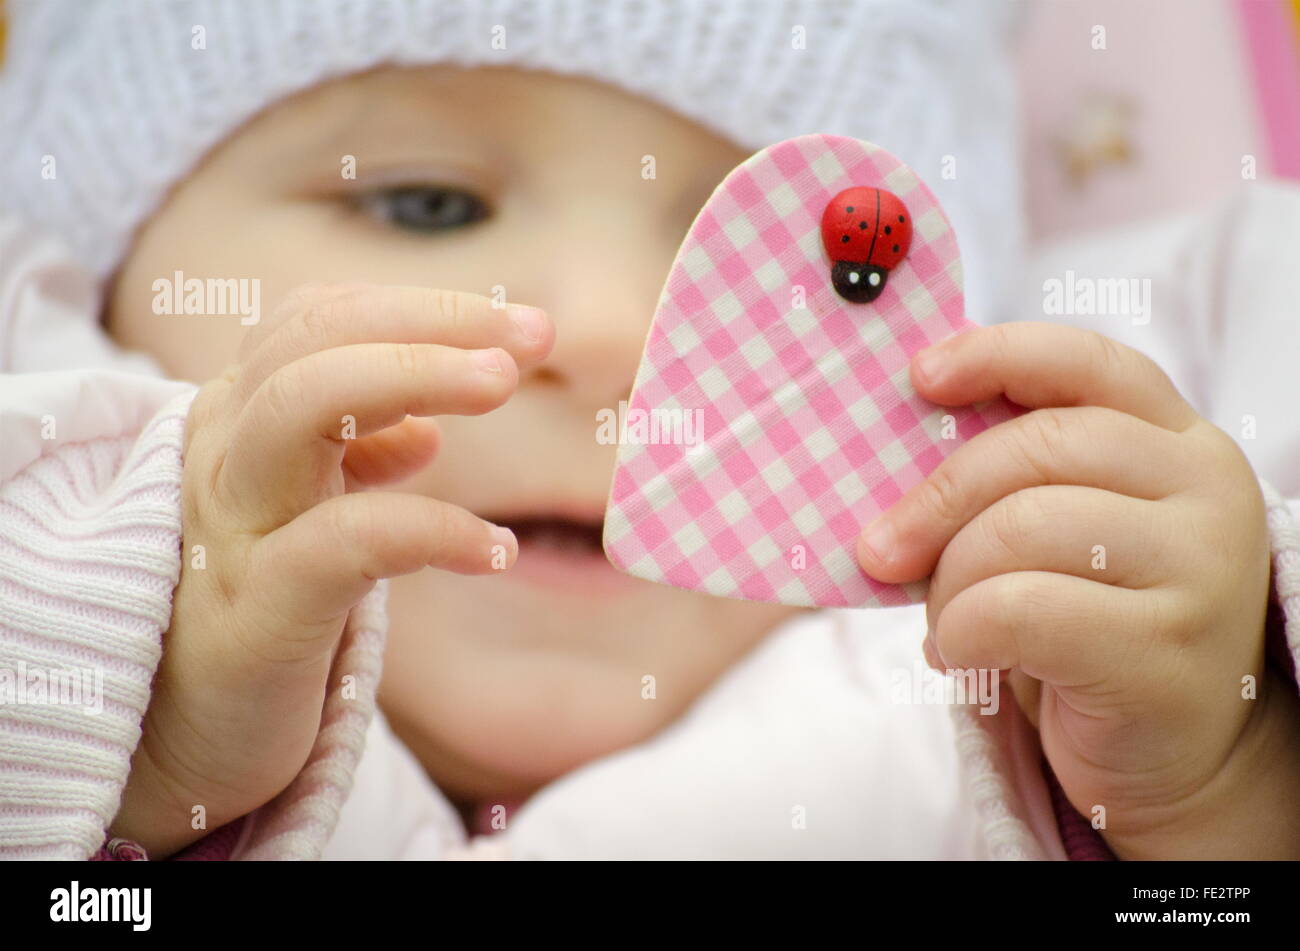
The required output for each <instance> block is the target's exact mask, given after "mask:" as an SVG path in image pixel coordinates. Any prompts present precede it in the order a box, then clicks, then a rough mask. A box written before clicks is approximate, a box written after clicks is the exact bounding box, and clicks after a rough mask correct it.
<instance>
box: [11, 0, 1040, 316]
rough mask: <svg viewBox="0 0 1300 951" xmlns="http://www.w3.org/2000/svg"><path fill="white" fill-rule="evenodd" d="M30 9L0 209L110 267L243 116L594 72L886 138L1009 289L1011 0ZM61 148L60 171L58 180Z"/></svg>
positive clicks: (672, 94) (664, 94)
mask: <svg viewBox="0 0 1300 951" xmlns="http://www.w3.org/2000/svg"><path fill="white" fill-rule="evenodd" d="M8 6H9V9H10V20H11V23H10V30H9V50H8V61H7V62H6V64H5V65H4V67H3V68H2V69H0V211H9V212H17V213H18V214H19V215H20V216H21V217H23V218H25V219H27V220H28V221H30V222H31V223H33V224H36V225H38V226H41V227H44V228H46V229H48V230H50V231H52V232H53V233H54V234H55V235H56V236H58V237H60V238H61V239H62V240H63V241H65V242H67V243H68V244H69V245H70V246H71V247H72V250H73V251H74V253H76V254H77V255H78V256H79V258H80V259H81V260H83V261H84V262H85V263H86V265H87V266H89V267H90V268H92V269H93V271H94V272H95V273H96V274H97V275H98V276H100V277H101V278H103V277H106V276H108V275H110V274H111V273H112V272H113V271H114V270H115V269H116V267H117V266H118V264H119V263H120V262H121V260H122V258H123V256H124V255H125V254H126V253H127V250H128V248H129V244H130V241H131V237H132V234H133V232H134V231H135V229H136V228H137V227H138V226H139V225H140V224H141V223H142V222H143V221H144V220H145V219H146V218H147V217H148V216H149V215H150V213H152V212H153V210H154V209H155V208H156V207H158V205H159V203H160V202H161V200H162V198H163V196H164V195H165V194H166V192H167V190H168V188H169V187H171V186H172V185H173V184H174V183H175V182H177V181H178V180H179V179H181V178H182V177H183V176H184V175H186V174H187V173H188V172H189V170H190V169H191V168H193V167H194V165H195V164H196V163H197V162H198V161H199V160H200V159H201V158H202V157H203V155H204V154H205V153H206V152H207V151H208V150H209V149H210V148H212V146H213V145H215V144H216V143H217V142H219V141H220V140H221V139H222V138H224V137H225V136H226V135H228V134H229V133H230V132H231V131H232V130H233V129H235V128H236V127H237V126H239V125H240V124H241V123H243V122H244V121H246V120H247V119H249V118H250V117H252V116H253V115H254V114H255V113H257V112H259V111H261V110H262V109H263V108H265V107H266V106H268V105H270V104H272V103H273V102H275V101H276V100H279V99H281V98H283V97H285V96H288V95H291V94H292V93H295V92H297V91H299V90H303V89H305V88H307V87H310V86H313V85H315V84H317V83H319V82H321V81H323V80H327V79H331V78H335V77H339V76H342V75H345V74H348V73H353V72H357V71H360V70H364V69H368V68H370V67H373V66H377V65H381V64H397V65H420V64H429V63H451V64H460V65H465V66H474V65H503V64H510V65H514V66H518V67H523V68H535V69H542V70H549V71H552V72H557V73H566V74H576V75H583V76H590V77H594V78H596V79H600V80H603V81H606V82H609V83H611V84H613V85H616V86H620V87H622V88H624V89H626V90H629V91H631V92H634V93H637V94H639V95H642V96H645V97H646V98H648V99H651V100H654V101H656V102H659V103H662V104H664V105H666V106H668V107H669V108H671V109H674V110H676V111H677V112H679V113H681V114H683V115H685V116H688V117H690V118H692V119H694V120H696V121H698V122H700V123H702V124H704V125H706V126H708V127H710V128H712V129H714V130H716V131H718V132H720V133H721V134H723V135H725V136H727V137H729V138H730V139H732V140H733V141H735V142H736V143H738V144H739V145H741V146H743V147H748V148H752V149H755V150H757V149H758V148H761V147H762V146H764V145H768V144H770V143H772V142H776V141H778V140H780V139H785V138H789V137H791V136H795V135H800V134H803V133H809V132H828V133H836V134H841V135H851V136H857V137H859V138H865V139H870V140H871V141H874V142H877V143H879V144H881V145H883V146H885V147H886V148H888V149H889V150H890V151H892V152H894V153H895V154H896V155H898V156H899V157H900V158H902V159H903V160H904V161H906V162H908V163H909V164H911V165H912V166H913V167H915V168H916V169H917V171H918V172H919V173H920V174H921V176H922V177H923V178H924V179H926V181H927V182H928V183H929V184H930V185H931V187H932V188H933V189H934V190H935V192H936V193H937V194H938V195H939V197H940V200H941V201H943V202H944V204H945V207H946V208H947V210H948V212H949V216H950V217H951V218H952V220H953V223H954V226H955V228H956V230H957V234H958V238H959V240H960V241H961V244H962V250H963V253H964V255H965V258H966V268H965V270H966V275H967V285H968V286H967V302H968V313H969V314H970V315H971V316H972V318H973V319H976V320H980V321H985V322H986V321H987V319H988V318H989V316H990V310H989V308H990V307H991V306H993V305H994V303H995V301H996V300H997V299H999V298H1000V297H1001V293H1002V290H1003V287H1004V285H1005V282H1006V280H1007V279H1008V277H1009V276H1010V268H1011V264H1012V262H1013V261H1014V260H1015V258H1016V255H1017V252H1018V249H1019V245H1020V241H1021V234H1022V225H1021V214H1020V204H1019V191H1018V189H1019V175H1018V165H1017V160H1016V154H1017V143H1016V141H1015V135H1014V130H1015V110H1014V104H1013V97H1012V93H1011V88H1012V84H1011V75H1010V69H1009V67H1008V66H1007V64H1006V56H1005V53H1004V51H1003V48H1002V47H1003V41H1004V40H1005V39H1006V34H1007V32H1008V27H1009V24H1010V22H1011V16H1010V14H1009V13H1008V6H1007V4H1006V3H1005V2H1003V0H985V2H978V3H977V2H972V0H960V2H959V0H834V2H832V0H821V2H819V0H129V2H120V0H11V2H10V3H9V4H8ZM196 27H202V31H201V35H202V39H203V47H204V48H202V49H195V48H194V46H195V45H196V44H195V42H194V39H195V37H196V36H197V35H199V31H196ZM502 28H504V30H503V29H502ZM494 39H495V42H494ZM502 39H504V49H501V48H497V47H500V46H501V45H503V44H502V42H501V40H502ZM46 156H52V157H53V159H54V162H55V168H56V171H57V174H56V176H55V177H54V178H52V179H50V178H48V177H43V176H42V169H43V168H48V164H49V160H48V159H47V158H46ZM946 157H951V158H946ZM945 168H946V169H947V170H948V171H949V172H951V171H952V170H954V169H955V171H956V176H955V178H945V177H944V170H945Z"/></svg>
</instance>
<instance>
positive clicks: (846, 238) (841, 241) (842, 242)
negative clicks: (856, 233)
mask: <svg viewBox="0 0 1300 951" xmlns="http://www.w3.org/2000/svg"><path fill="white" fill-rule="evenodd" d="M840 243H841V244H848V243H849V236H848V235H845V236H844V237H842V238H840Z"/></svg>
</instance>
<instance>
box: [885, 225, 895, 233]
mask: <svg viewBox="0 0 1300 951" xmlns="http://www.w3.org/2000/svg"><path fill="white" fill-rule="evenodd" d="M893 232H894V229H893V228H891V227H890V226H889V225H885V234H893Z"/></svg>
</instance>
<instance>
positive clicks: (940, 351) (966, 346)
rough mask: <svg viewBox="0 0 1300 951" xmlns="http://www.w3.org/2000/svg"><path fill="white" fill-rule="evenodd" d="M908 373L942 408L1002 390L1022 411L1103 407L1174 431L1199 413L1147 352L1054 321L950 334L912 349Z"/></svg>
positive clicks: (988, 396)
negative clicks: (935, 341) (1071, 407)
mask: <svg viewBox="0 0 1300 951" xmlns="http://www.w3.org/2000/svg"><path fill="white" fill-rule="evenodd" d="M911 379H912V385H913V386H915V387H916V390H917V392H918V393H920V394H921V395H922V396H923V397H925V398H926V399H928V400H930V401H932V402H935V403H939V404H940V405H942V406H965V405H967V404H969V403H979V402H983V401H984V400H989V399H992V398H993V397H995V396H998V395H999V394H1004V395H1005V396H1006V397H1007V399H1009V400H1011V401H1012V402H1013V403H1019V404H1020V405H1021V406H1026V407H1029V408H1030V409H1037V408H1040V407H1046V406H1104V407H1108V408H1110V409H1113V410H1118V411H1119V412H1121V413H1128V414H1130V415H1132V416H1136V417H1137V418H1138V419H1143V420H1146V421H1147V422H1148V423H1151V424H1153V425H1155V426H1160V427H1162V428H1164V429H1170V430H1173V431H1175V432H1183V431H1184V430H1186V429H1187V428H1188V427H1190V426H1191V425H1192V424H1193V423H1195V422H1196V421H1197V419H1198V418H1199V417H1198V416H1197V414H1196V411H1195V410H1194V409H1192V407H1191V406H1190V405H1189V404H1188V402H1187V401H1186V400H1185V399H1183V397H1182V395H1181V394H1180V393H1179V392H1178V390H1177V388H1176V387H1175V386H1174V384H1173V382H1172V381H1171V380H1170V379H1169V377H1168V376H1167V375H1166V374H1165V372H1164V371H1163V370H1161V369H1160V367H1159V366H1157V365H1156V364H1155V362H1154V361H1152V360H1151V359H1150V358H1149V357H1147V356H1145V355H1144V354H1142V353H1139V352H1138V351H1136V350H1133V349H1132V348H1130V347H1126V346H1124V345H1123V344H1120V343H1116V342H1115V341H1114V340H1111V339H1110V338H1109V337H1104V336H1102V335H1101V334H1099V333H1093V332H1092V331H1088V330H1080V329H1078V328H1077V327H1063V326H1061V325H1059V324H1049V323H1034V322H1027V323H1009V324H998V325H995V326H993V327H981V328H978V329H975V330H971V331H967V332H966V333H961V334H957V335H956V336H953V337H949V338H948V339H947V340H944V341H941V342H940V343H937V344H935V345H934V346H932V347H928V348H927V349H925V350H922V351H921V352H920V353H918V354H917V355H916V356H915V357H914V358H913V360H912V364H911Z"/></svg>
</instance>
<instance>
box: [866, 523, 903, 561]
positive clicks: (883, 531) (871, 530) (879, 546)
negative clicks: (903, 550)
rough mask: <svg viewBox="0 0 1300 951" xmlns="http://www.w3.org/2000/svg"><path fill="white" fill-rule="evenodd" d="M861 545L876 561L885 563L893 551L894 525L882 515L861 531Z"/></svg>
mask: <svg viewBox="0 0 1300 951" xmlns="http://www.w3.org/2000/svg"><path fill="white" fill-rule="evenodd" d="M862 545H863V547H864V548H866V549H867V551H868V553H870V554H871V556H872V557H873V558H874V559H875V560H876V562H877V563H879V564H882V565H883V564H885V563H886V562H888V561H889V559H890V557H891V556H892V555H893V553H894V547H895V546H894V526H893V525H891V524H890V523H889V520H888V519H887V518H886V517H885V516H883V515H882V516H881V517H880V518H878V519H876V520H875V521H874V522H872V523H871V524H870V525H868V526H867V528H866V530H865V531H864V532H863V533H862Z"/></svg>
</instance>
